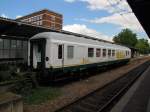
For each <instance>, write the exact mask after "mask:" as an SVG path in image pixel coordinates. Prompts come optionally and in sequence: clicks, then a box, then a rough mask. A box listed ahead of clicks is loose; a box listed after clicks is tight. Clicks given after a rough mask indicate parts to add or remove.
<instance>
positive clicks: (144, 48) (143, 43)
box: [135, 39, 150, 54]
mask: <svg viewBox="0 0 150 112" xmlns="http://www.w3.org/2000/svg"><path fill="white" fill-rule="evenodd" d="M135 47H136V48H138V49H139V52H140V53H141V54H148V53H149V52H150V45H149V43H148V40H146V39H139V40H138V42H137V44H136V45H135Z"/></svg>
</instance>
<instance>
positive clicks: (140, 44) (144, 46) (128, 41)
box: [113, 29, 150, 54]
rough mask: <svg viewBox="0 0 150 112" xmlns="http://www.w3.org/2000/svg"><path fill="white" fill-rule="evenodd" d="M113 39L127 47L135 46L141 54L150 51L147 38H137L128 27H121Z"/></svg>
mask: <svg viewBox="0 0 150 112" xmlns="http://www.w3.org/2000/svg"><path fill="white" fill-rule="evenodd" d="M113 41H114V42H115V43H118V44H122V45H125V46H128V47H133V48H137V49H138V50H139V52H140V53H141V54H148V53H149V52H150V45H149V43H148V40H146V39H137V35H136V34H135V33H133V32H132V31H131V30H130V29H123V30H122V31H121V32H120V33H119V34H118V35H116V36H114V38H113Z"/></svg>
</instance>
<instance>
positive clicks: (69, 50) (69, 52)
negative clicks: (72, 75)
mask: <svg viewBox="0 0 150 112" xmlns="http://www.w3.org/2000/svg"><path fill="white" fill-rule="evenodd" d="M73 55H74V47H73V46H68V47H67V57H68V58H69V59H72V58H73Z"/></svg>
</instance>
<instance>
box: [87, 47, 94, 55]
mask: <svg viewBox="0 0 150 112" xmlns="http://www.w3.org/2000/svg"><path fill="white" fill-rule="evenodd" d="M93 56H94V48H88V57H93Z"/></svg>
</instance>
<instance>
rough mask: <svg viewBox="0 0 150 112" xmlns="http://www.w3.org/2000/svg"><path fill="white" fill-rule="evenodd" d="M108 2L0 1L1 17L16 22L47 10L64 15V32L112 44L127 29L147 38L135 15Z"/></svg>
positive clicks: (89, 0) (78, 0)
mask: <svg viewBox="0 0 150 112" xmlns="http://www.w3.org/2000/svg"><path fill="white" fill-rule="evenodd" d="M109 1H110V0H0V15H1V16H4V17H8V18H12V19H15V18H16V17H17V16H23V15H26V14H29V13H32V12H35V11H38V10H41V9H45V8H46V9H49V10H52V11H56V12H58V13H61V14H63V17H64V23H63V25H64V29H65V30H69V31H73V32H76V33H83V34H86V35H91V36H95V37H97V38H102V39H106V40H111V39H112V37H113V36H114V35H116V34H117V33H118V32H120V31H121V30H122V29H123V28H130V29H132V30H133V31H134V32H136V33H138V36H139V37H144V38H147V35H146V34H145V32H144V31H143V30H142V28H141V26H140V25H139V23H138V21H137V20H136V18H135V17H134V15H133V14H132V13H129V12H131V9H130V8H129V7H128V6H127V4H126V3H125V2H122V3H121V2H120V3H119V4H118V3H116V1H117V0H112V1H111V3H109ZM118 1H119V0H118ZM111 4H113V6H114V7H112V6H111ZM126 12H128V13H126Z"/></svg>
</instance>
